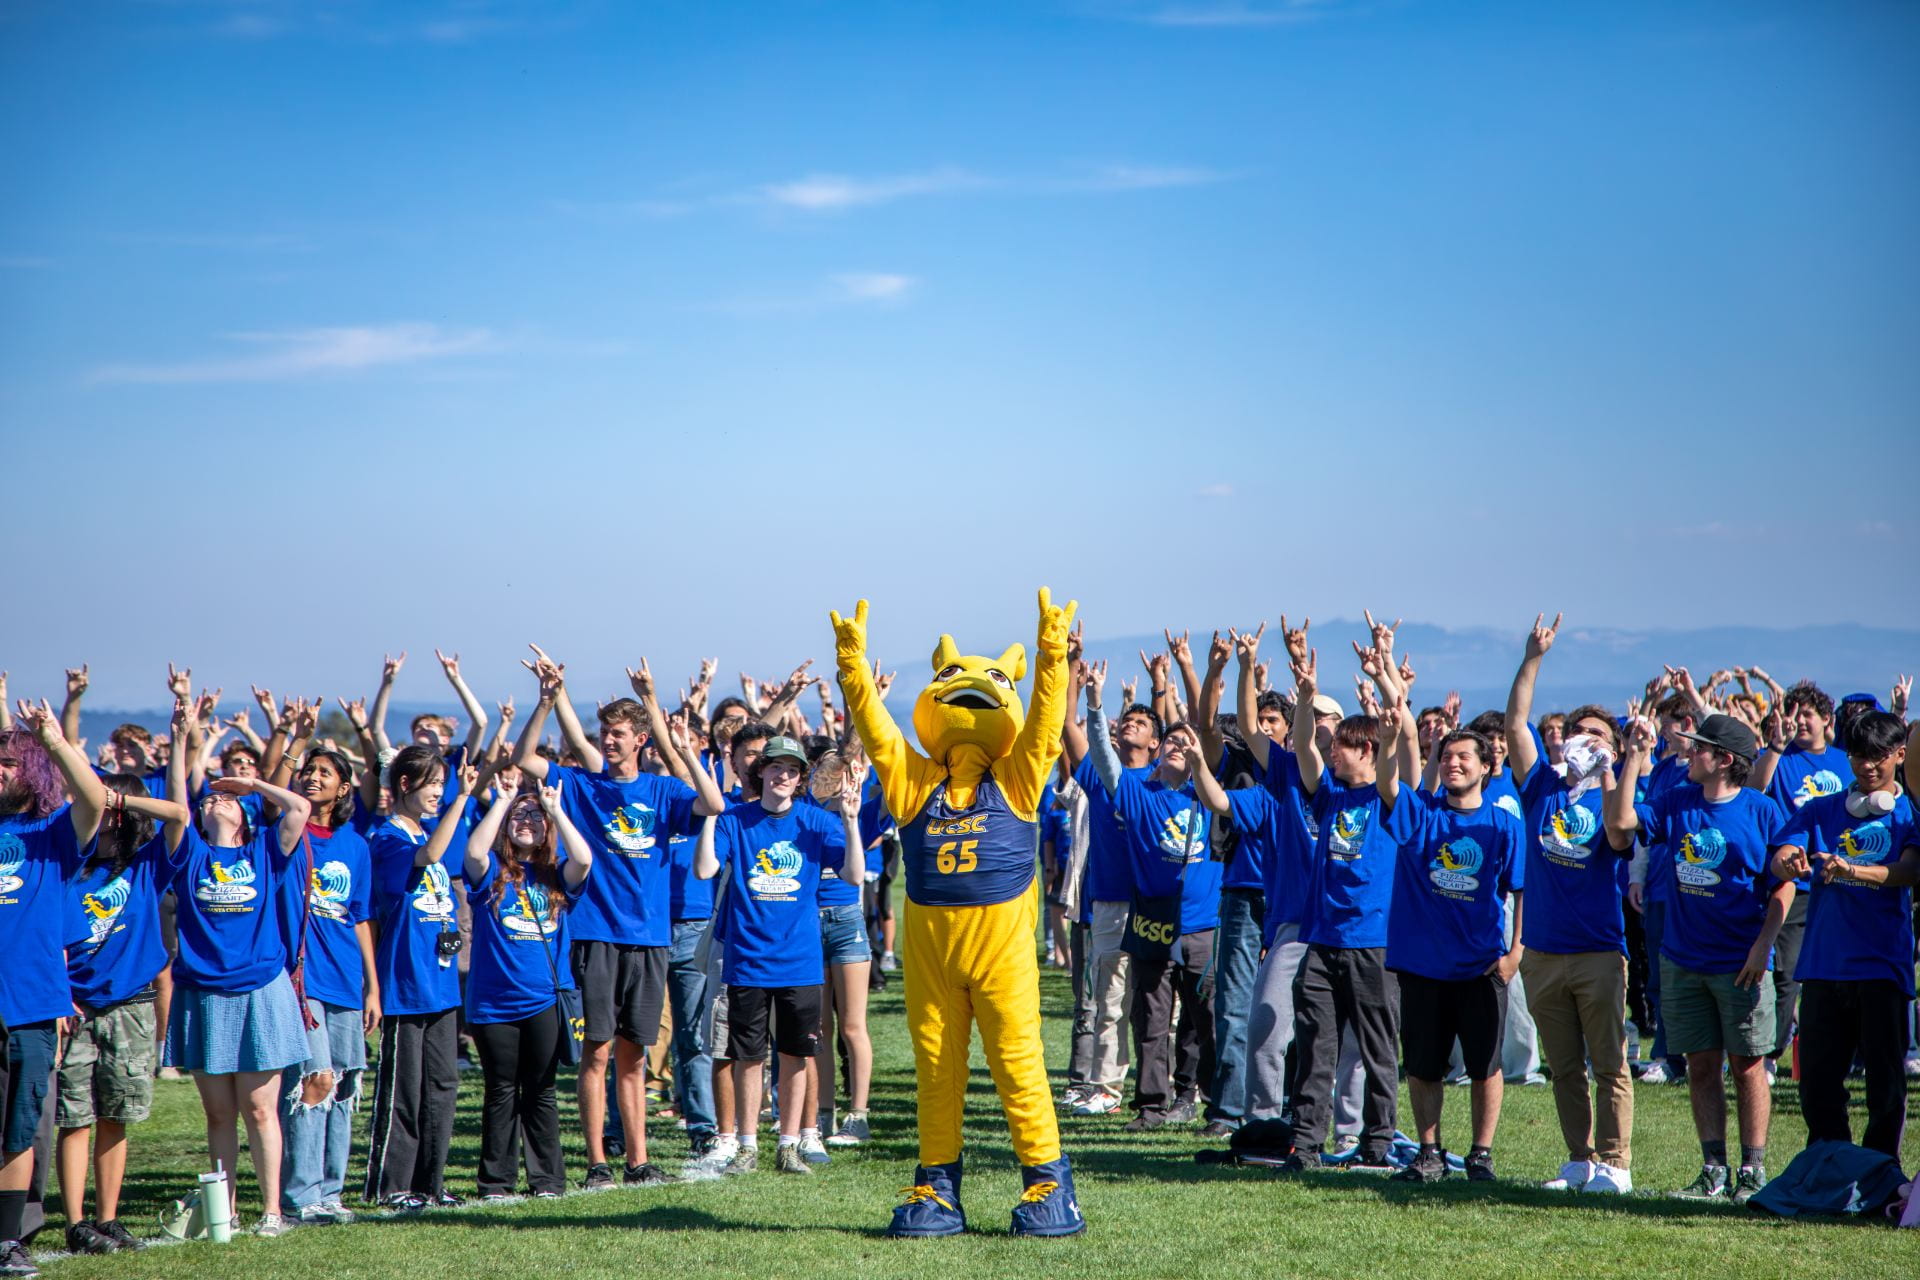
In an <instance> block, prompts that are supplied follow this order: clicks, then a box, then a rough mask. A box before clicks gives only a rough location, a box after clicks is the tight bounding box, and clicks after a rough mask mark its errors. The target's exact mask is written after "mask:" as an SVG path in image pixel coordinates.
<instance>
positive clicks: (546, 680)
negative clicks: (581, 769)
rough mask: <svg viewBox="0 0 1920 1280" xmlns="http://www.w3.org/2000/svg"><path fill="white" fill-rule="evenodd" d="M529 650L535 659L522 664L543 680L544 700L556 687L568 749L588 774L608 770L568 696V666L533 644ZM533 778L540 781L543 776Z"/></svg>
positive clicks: (558, 713) (558, 714)
mask: <svg viewBox="0 0 1920 1280" xmlns="http://www.w3.org/2000/svg"><path fill="white" fill-rule="evenodd" d="M527 648H529V649H531V650H533V655H534V660H533V661H532V662H528V661H526V659H524V658H523V659H521V661H520V665H521V666H523V667H526V668H527V669H528V670H529V671H532V672H533V673H534V675H536V676H538V677H539V678H540V686H541V687H540V693H541V696H542V697H545V696H546V692H547V689H546V687H547V686H548V685H549V684H551V685H552V686H553V713H554V716H555V717H556V718H557V719H558V720H559V721H560V735H561V737H562V738H563V739H564V740H565V742H566V744H567V748H568V749H569V750H570V751H572V752H573V754H575V755H576V756H579V757H580V763H581V764H582V765H584V766H585V767H586V770H587V772H588V773H599V772H600V771H601V770H602V769H604V768H606V767H607V758H606V757H605V756H603V755H601V754H600V748H598V747H596V746H594V745H593V743H592V742H591V741H590V740H589V739H588V738H587V731H586V729H585V728H584V727H582V726H581V724H580V717H579V716H578V715H577V714H576V713H575V712H574V709H573V699H572V698H570V697H568V696H567V668H566V666H565V665H564V664H562V663H558V662H555V661H554V660H553V659H552V658H549V657H548V656H547V655H546V654H545V653H544V652H542V650H541V648H540V646H539V645H537V644H530V645H528V646H527ZM534 741H535V744H536V745H537V744H538V742H539V739H537V738H536V739H535V740H534ZM523 767H524V766H523ZM534 776H535V777H536V778H537V777H540V776H541V775H540V774H535V775H534Z"/></svg>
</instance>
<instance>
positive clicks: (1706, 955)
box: [1528, 782, 1787, 974]
mask: <svg viewBox="0 0 1920 1280" xmlns="http://www.w3.org/2000/svg"><path fill="white" fill-rule="evenodd" d="M1639 816H1640V822H1641V825H1642V826H1643V827H1644V828H1645V829H1646V832H1647V840H1648V844H1649V845H1650V846H1651V845H1655V844H1658V845H1663V846H1664V847H1665V848H1666V850H1667V861H1668V862H1669V863H1670V866H1669V869H1668V872H1667V876H1668V897H1667V929H1666V934H1665V935H1664V936H1663V937H1662V938H1661V940H1660V952H1661V954H1662V955H1665V956H1667V957H1668V958H1670V959H1671V960H1672V961H1673V962H1674V963H1675V964H1677V965H1679V966H1680V967H1681V968H1683V969H1691V970H1692V971H1693V972H1695V973H1709V974H1722V973H1738V972H1740V969H1741V966H1743V965H1745V964H1746V962H1747V952H1748V951H1750V950H1752V948H1753V944H1754V940H1755V939H1756V938H1758V937H1759V936H1760V928H1761V926H1762V925H1763V924H1765V923H1766V919H1767V897H1768V895H1769V894H1771V893H1772V892H1773V888H1774V885H1775V884H1777V883H1778V882H1777V881H1775V880H1774V878H1773V876H1772V875H1771V874H1770V873H1769V872H1768V871H1767V861H1768V859H1770V858H1771V857H1772V856H1773V855H1772V850H1773V846H1774V845H1775V844H1777V843H1779V842H1778V840H1777V839H1776V838H1775V837H1777V836H1778V835H1779V834H1780V830H1781V828H1782V827H1784V826H1786V823H1787V815H1786V811H1785V810H1783V809H1782V808H1781V807H1780V806H1779V804H1778V803H1776V802H1775V801H1774V800H1773V799H1772V798H1771V797H1768V796H1764V795H1761V794H1760V793H1759V792H1758V791H1750V790H1748V789H1747V788H1745V787H1742V788H1740V790H1738V791H1736V792H1735V793H1734V794H1733V795H1732V796H1729V797H1728V798H1727V799H1725V800H1708V799H1707V798H1706V796H1705V795H1704V794H1702V792H1701V790H1700V788H1699V786H1698V785H1696V784H1694V783H1691V782H1686V783H1682V784H1680V785H1679V786H1676V787H1669V788H1668V789H1667V791H1666V792H1665V793H1664V794H1663V795H1661V796H1660V797H1659V798H1658V799H1657V800H1654V801H1652V802H1651V803H1649V804H1647V805H1646V806H1644V808H1642V809H1641V810H1640V814H1639ZM1528 905H1529V908H1531V905H1532V904H1531V903H1529V904H1528Z"/></svg>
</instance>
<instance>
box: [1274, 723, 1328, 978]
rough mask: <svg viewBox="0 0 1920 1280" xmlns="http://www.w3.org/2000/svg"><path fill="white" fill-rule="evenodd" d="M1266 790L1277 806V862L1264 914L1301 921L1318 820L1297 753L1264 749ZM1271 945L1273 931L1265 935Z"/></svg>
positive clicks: (1279, 921) (1276, 920)
mask: <svg viewBox="0 0 1920 1280" xmlns="http://www.w3.org/2000/svg"><path fill="white" fill-rule="evenodd" d="M1265 785H1266V788H1267V791H1268V792H1269V793H1270V794H1271V795H1272V796H1273V798H1274V801H1275V803H1277V804H1278V805H1279V806H1280V815H1281V816H1280V820H1279V822H1278V823H1277V824H1276V826H1275V827H1274V833H1275V836H1276V837H1277V839H1278V841H1279V843H1278V844H1276V845H1275V848H1276V849H1277V850H1278V854H1277V858H1278V863H1279V865H1278V866H1276V867H1275V868H1273V874H1270V875H1269V876H1268V877H1267V918H1268V920H1270V921H1272V922H1274V923H1275V924H1276V925H1280V924H1302V923H1304V922H1305V921H1306V918H1307V889H1308V881H1309V879H1311V875H1312V871H1311V869H1312V866H1313V849H1314V845H1315V844H1316V843H1318V841H1319V839H1320V821H1319V819H1317V818H1315V817H1314V816H1313V806H1312V805H1311V804H1310V803H1308V801H1307V789H1306V788H1305V787H1303V786H1301V785H1300V757H1298V756H1296V755H1295V754H1294V753H1293V752H1291V751H1286V750H1283V749H1281V748H1279V747H1274V748H1271V749H1270V750H1269V751H1268V752H1267V776H1266V779H1265ZM1268 939H1269V941H1268V944H1267V945H1269V946H1271V945H1272V941H1271V939H1272V934H1269V935H1268Z"/></svg>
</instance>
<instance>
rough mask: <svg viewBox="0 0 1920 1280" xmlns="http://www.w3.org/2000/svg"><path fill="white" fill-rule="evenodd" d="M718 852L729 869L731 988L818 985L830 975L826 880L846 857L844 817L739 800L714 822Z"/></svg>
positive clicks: (726, 974) (727, 971)
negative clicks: (823, 916)
mask: <svg viewBox="0 0 1920 1280" xmlns="http://www.w3.org/2000/svg"><path fill="white" fill-rule="evenodd" d="M713 848H714V854H715V856H717V857H718V858H719V859H720V861H721V863H722V864H723V865H724V866H726V867H728V868H729V869H730V870H729V875H728V879H727V893H726V898H725V905H724V906H723V907H722V909H721V910H722V914H723V915H724V916H725V917H726V940H727V953H726V958H725V962H724V965H723V972H722V980H723V981H724V982H725V983H726V984H727V985H728V986H730V987H811V986H817V985H819V984H820V983H821V982H822V981H823V980H824V978H825V974H826V963H827V961H826V951H825V949H824V948H823V947H822V945H821V942H820V915H819V909H820V900H819V891H820V881H821V878H822V877H823V876H828V875H837V874H838V872H839V868H840V865H841V863H842V862H843V861H844V860H845V858H846V853H847V839H846V835H845V828H844V826H843V824H842V822H841V820H840V819H839V818H838V817H837V816H834V815H830V814H828V813H827V812H826V810H824V809H820V808H817V807H814V806H811V805H804V804H797V803H796V804H793V805H791V806H789V807H788V809H787V811H786V812H785V813H782V814H778V815H775V814H771V813H768V812H767V811H766V809H764V808H763V807H761V805H760V804H759V803H758V802H757V801H756V802H755V803H753V804H743V805H736V806H734V807H733V808H731V809H729V810H727V812H726V813H725V814H723V815H721V817H720V820H719V821H718V822H716V823H715V824H714V832H713Z"/></svg>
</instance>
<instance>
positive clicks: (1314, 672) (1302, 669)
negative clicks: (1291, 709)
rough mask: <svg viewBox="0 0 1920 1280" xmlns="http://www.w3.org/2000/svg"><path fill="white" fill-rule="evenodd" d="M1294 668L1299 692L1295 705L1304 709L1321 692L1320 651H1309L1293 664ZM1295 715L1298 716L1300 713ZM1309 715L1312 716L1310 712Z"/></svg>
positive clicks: (1294, 677)
mask: <svg viewBox="0 0 1920 1280" xmlns="http://www.w3.org/2000/svg"><path fill="white" fill-rule="evenodd" d="M1292 667H1293V682H1294V685H1295V687H1296V690H1297V692H1296V693H1295V695H1294V697H1295V705H1296V706H1299V707H1303V708H1304V707H1306V706H1307V704H1309V703H1311V702H1312V701H1313V699H1314V695H1315V694H1317V693H1319V692H1320V651H1319V650H1318V649H1309V650H1307V652H1306V653H1305V654H1304V655H1302V656H1301V657H1300V658H1299V659H1297V660H1296V661H1295V662H1293V664H1292ZM1295 714H1296V715H1297V714H1298V712H1295ZM1309 714H1311V712H1310V711H1309Z"/></svg>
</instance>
